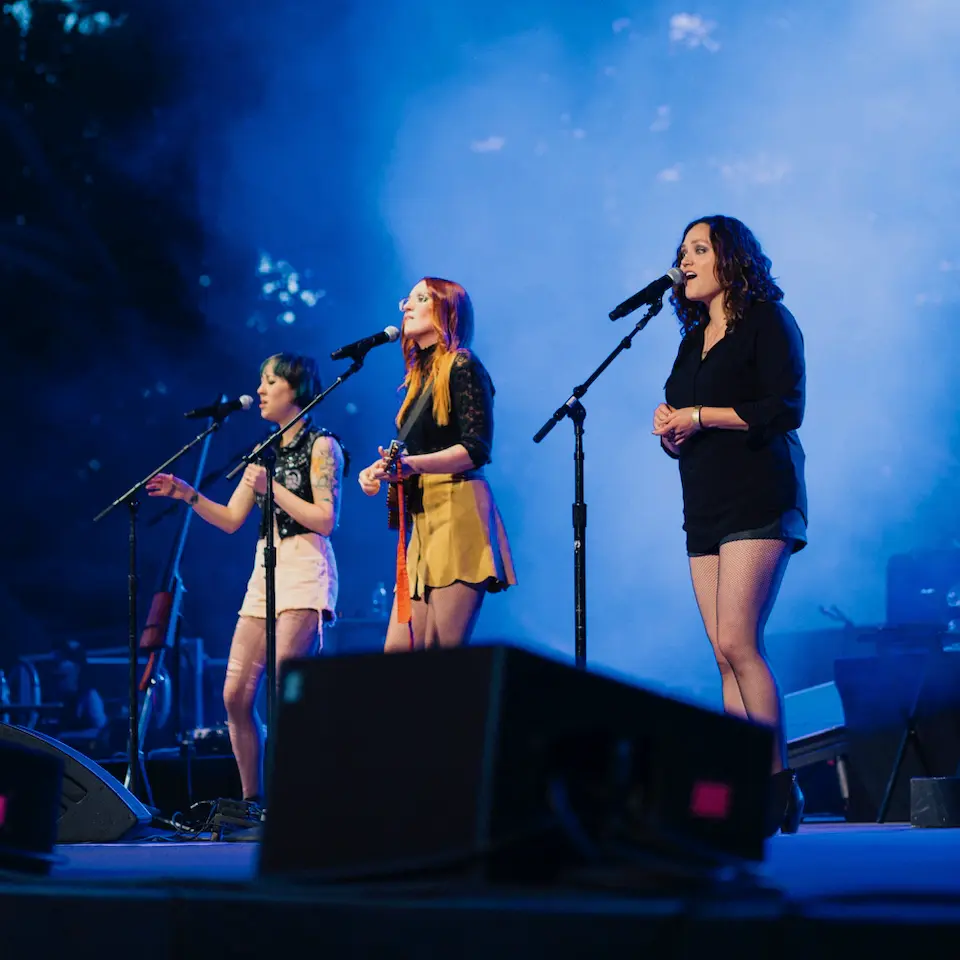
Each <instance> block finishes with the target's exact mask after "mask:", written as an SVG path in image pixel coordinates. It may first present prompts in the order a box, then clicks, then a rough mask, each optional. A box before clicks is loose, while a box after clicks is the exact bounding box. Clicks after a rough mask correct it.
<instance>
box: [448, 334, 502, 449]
mask: <svg viewBox="0 0 960 960" xmlns="http://www.w3.org/2000/svg"><path fill="white" fill-rule="evenodd" d="M493 393H494V390H493V383H492V382H491V380H490V375H489V374H488V373H487V371H486V370H485V369H484V367H483V364H482V363H480V361H479V360H477V358H476V357H474V356H473V355H472V354H470V353H467V352H461V353H459V354H458V355H457V359H456V360H454V362H453V367H452V369H451V370H450V401H451V404H452V406H453V409H454V411H455V413H456V417H457V425H458V427H459V428H460V442H461V443H462V444H463V446H464V447H465V448H466V450H467V453H468V454H469V455H470V459H471V460H472V461H473V465H474V466H475V467H482V466H483V465H484V464H485V463H489V462H490V451H491V449H492V447H493Z"/></svg>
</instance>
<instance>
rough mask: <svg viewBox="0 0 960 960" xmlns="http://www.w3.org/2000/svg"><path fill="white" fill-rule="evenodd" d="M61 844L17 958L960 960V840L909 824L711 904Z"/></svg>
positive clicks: (813, 835)
mask: <svg viewBox="0 0 960 960" xmlns="http://www.w3.org/2000/svg"><path fill="white" fill-rule="evenodd" d="M57 852H58V853H60V854H61V855H62V856H63V857H64V861H63V862H62V863H61V864H59V865H58V866H56V867H55V868H54V871H53V873H52V875H51V876H50V877H47V878H42V879H32V878H27V877H21V876H14V875H11V874H5V875H0V929H2V930H3V940H4V949H3V951H2V955H3V958H4V960H8V958H14V957H20V956H23V957H36V956H45V955H60V954H63V955H72V954H73V953H75V952H76V951H77V949H78V945H79V944H86V945H88V946H89V945H92V944H99V943H102V944H103V949H108V950H109V949H124V950H125V952H128V953H129V952H131V951H133V952H135V955H136V956H137V958H138V960H152V958H154V957H156V958H165V960H166V958H173V957H178V958H180V957H203V958H206V960H209V958H212V957H217V956H231V957H236V956H248V955H249V956H252V955H254V954H260V953H261V952H262V951H264V950H269V951H270V953H271V955H281V956H299V955H301V953H305V952H310V953H314V954H315V953H318V952H319V953H322V954H323V955H324V958H325V960H329V958H330V957H339V956H344V957H358V956H376V957H431V958H433V957H458V958H459V957H486V956H491V955H493V954H494V953H495V954H496V955H497V960H504V958H505V957H507V956H512V955H514V954H516V955H517V956H521V955H522V956H524V957H525V958H527V960H529V958H530V957H531V956H549V957H551V958H556V957H567V956H570V957H573V956H578V957H588V956H589V957H590V958H596V957H605V956H618V957H622V956H624V955H625V954H624V950H630V951H631V952H632V953H636V951H638V950H639V949H641V948H642V949H643V950H644V952H645V953H646V955H648V956H651V957H688V956H690V957H693V956H703V955H709V956H710V957H711V958H713V957H718V956H727V955H730V956H736V957H738V958H741V960H742V958H745V957H774V958H775V960H787V958H793V957H797V958H800V957H803V958H804V960H809V957H810V956H811V955H816V957H817V960H824V958H825V957H829V956H834V955H836V956H840V955H843V956H845V960H846V958H848V957H849V956H852V955H857V954H858V953H862V952H863V950H864V949H877V950H880V949H883V950H884V952H885V953H888V954H891V955H892V954H893V953H894V951H895V952H899V951H900V950H901V949H902V950H904V951H906V950H908V949H909V950H910V952H911V953H915V952H916V950H917V949H919V948H920V947H924V948H927V947H931V946H937V945H939V944H940V943H941V942H943V941H942V940H941V938H943V937H949V938H950V940H952V942H953V944H954V947H953V952H954V953H955V949H956V948H955V944H956V941H957V937H958V935H960V830H917V829H913V828H911V827H909V826H906V825H902V824H893V825H884V826H875V825H855V824H820V825H818V824H804V826H803V827H801V830H800V833H799V834H797V835H796V836H791V837H775V838H773V839H772V840H771V841H770V842H769V845H768V852H767V857H766V860H765V862H764V863H763V864H762V865H760V866H759V867H758V869H757V879H758V880H759V881H760V883H759V885H758V889H755V890H746V891H745V890H743V889H739V888H738V889H729V890H726V891H724V890H718V891H717V892H716V894H711V895H710V896H707V897H703V896H701V897H676V896H669V897H656V896H654V897H651V896H643V897H640V896H636V895H631V894H630V893H629V892H627V891H624V892H618V891H611V890H606V891H604V890H598V889H593V890H585V889H570V888H548V889H537V890H504V889H500V888H496V889H490V888H466V887H462V886H456V885H453V886H451V885H449V884H446V885H442V886H441V885H437V884H434V885H413V884H405V885H401V884H394V885H387V884H382V885H378V886H375V887H374V886H368V887H356V886H354V887H345V886H307V885H292V884H280V883H278V882H276V881H270V882H266V881H257V879H256V862H257V846H256V844H250V843H224V842H209V841H172V842H171V841H151V842H146V843H143V842H141V843H115V844H106V845H74V846H61V847H58V850H57ZM728 947H729V951H728V950H727V948H728ZM125 948H129V949H125ZM64 951H66V953H64ZM95 952H96V953H100V952H101V949H100V948H98V949H97V950H96V951H95ZM82 955H84V956H86V955H93V953H85V952H84V953H83V954H82ZM902 955H904V956H906V955H907V954H906V953H903V954H902ZM951 955H952V954H951Z"/></svg>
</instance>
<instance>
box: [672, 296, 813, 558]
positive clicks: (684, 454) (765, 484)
mask: <svg viewBox="0 0 960 960" xmlns="http://www.w3.org/2000/svg"><path fill="white" fill-rule="evenodd" d="M703 338H704V327H703V325H701V326H699V327H697V328H695V329H694V330H691V331H690V332H689V333H688V334H687V335H686V336H685V337H684V339H683V341H682V342H681V344H680V349H679V351H678V353H677V359H676V361H675V362H674V365H673V370H672V372H671V373H670V377H669V378H668V380H667V383H666V400H667V403H668V404H670V406H672V407H676V408H678V409H679V408H680V407H692V406H697V405H701V406H705V407H732V408H733V409H734V410H735V411H736V413H737V415H738V416H739V417H740V419H741V420H743V421H744V422H745V423H746V424H748V426H749V429H748V430H746V431H742V430H720V429H716V428H711V429H705V430H702V431H700V432H699V433H695V434H694V435H693V436H692V437H690V438H689V439H687V440H686V441H685V442H684V443H683V444H681V446H680V453H679V457H678V459H679V461H680V482H681V485H682V487H683V515H684V525H683V528H684V530H685V531H686V532H687V546H688V549H690V550H693V551H695V552H707V551H709V550H711V549H713V548H714V547H715V546H716V545H717V543H718V542H719V541H720V539H721V538H722V537H724V536H726V535H728V534H731V533H737V532H739V531H742V530H752V529H755V528H757V527H763V526H766V525H767V524H769V523H772V522H774V521H775V520H776V519H777V518H778V517H779V516H780V515H781V514H783V513H786V512H787V511H788V510H792V509H796V510H799V511H800V513H801V514H802V515H803V518H804V520H806V518H807V495H806V487H805V484H804V476H803V472H804V453H803V447H802V446H801V445H800V438H799V437H798V436H797V428H798V427H799V426H800V424H801V422H802V420H803V408H804V391H805V373H804V359H803V336H802V334H801V333H800V328H799V327H798V326H797V322H796V320H794V318H793V315H792V314H791V313H790V311H789V310H787V309H786V307H784V306H783V305H782V304H780V303H768V302H758V303H754V304H752V305H751V306H750V307H748V308H747V310H746V312H745V314H744V317H743V319H742V320H740V321H739V322H738V323H737V324H736V327H735V328H734V330H733V331H732V332H730V333H727V334H726V335H725V336H724V337H723V338H722V339H721V340H720V341H719V342H718V343H717V344H716V345H715V346H714V347H713V348H712V349H711V350H710V352H709V353H708V354H707V356H706V358H705V359H701V353H702V351H703Z"/></svg>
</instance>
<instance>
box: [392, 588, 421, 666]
mask: <svg viewBox="0 0 960 960" xmlns="http://www.w3.org/2000/svg"><path fill="white" fill-rule="evenodd" d="M426 627H427V605H426V603H425V602H424V601H423V600H411V601H410V622H409V623H400V621H399V620H397V598H396V597H394V598H393V609H392V610H391V611H390V622H389V623H388V624H387V637H386V640H385V642H384V645H383V652H384V653H406V652H407V651H409V649H410V634H411V632H412V633H413V641H414V642H413V648H414V649H415V650H422V649H423V638H424V636H426Z"/></svg>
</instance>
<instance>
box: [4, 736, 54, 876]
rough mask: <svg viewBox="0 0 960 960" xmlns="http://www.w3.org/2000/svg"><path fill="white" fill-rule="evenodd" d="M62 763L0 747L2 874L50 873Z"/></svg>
mask: <svg viewBox="0 0 960 960" xmlns="http://www.w3.org/2000/svg"><path fill="white" fill-rule="evenodd" d="M62 777H63V762H62V761H61V760H60V759H59V758H57V757H53V756H51V755H49V754H47V753H41V752H39V751H37V750H26V749H24V748H23V747H18V746H13V745H12V744H5V743H0V869H6V868H12V869H14V870H23V871H26V872H29V873H49V871H50V868H51V867H52V865H53V863H54V860H55V857H54V856H53V853H52V851H53V844H54V840H55V839H56V832H57V810H58V807H59V800H60V786H61V782H62Z"/></svg>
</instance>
